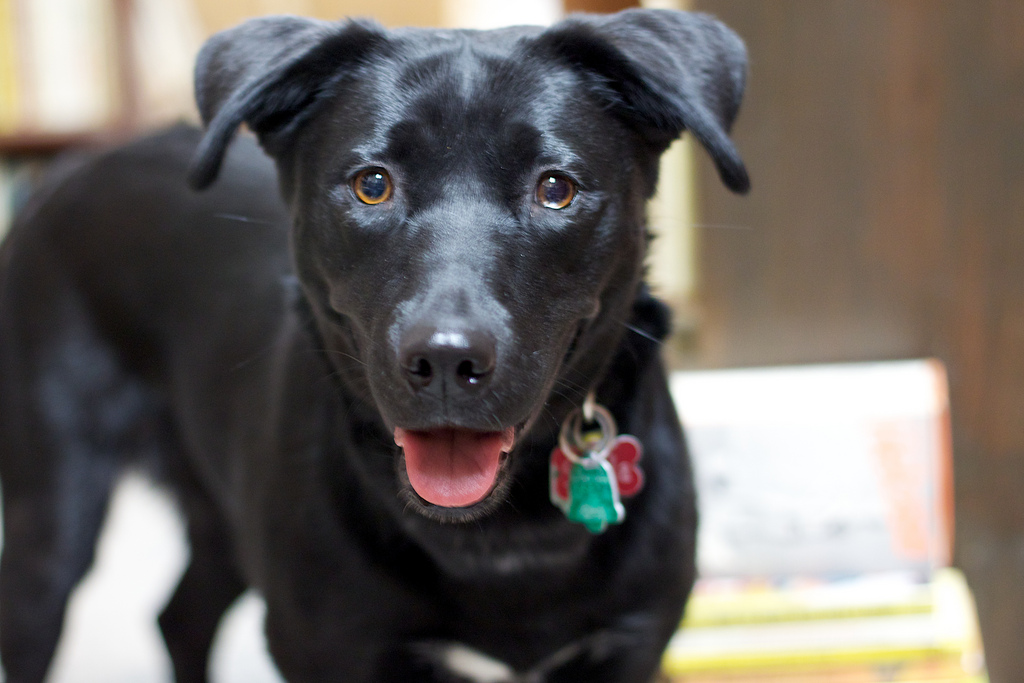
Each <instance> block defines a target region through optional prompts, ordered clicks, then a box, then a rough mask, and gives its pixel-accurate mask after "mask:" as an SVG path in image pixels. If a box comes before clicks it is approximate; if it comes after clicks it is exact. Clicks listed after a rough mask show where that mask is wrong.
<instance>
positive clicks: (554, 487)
mask: <svg viewBox="0 0 1024 683" xmlns="http://www.w3.org/2000/svg"><path fill="white" fill-rule="evenodd" d="M587 400H588V402H589V403H590V406H589V407H588V410H589V411H590V412H591V413H592V415H593V418H594V421H596V422H597V425H598V430H596V431H591V432H588V433H583V431H582V429H581V426H582V411H580V410H578V409H577V410H575V411H573V412H572V413H571V414H570V415H569V417H567V418H566V421H565V423H563V425H562V432H561V434H560V436H559V445H558V446H557V447H555V449H554V450H552V451H551V465H550V480H549V483H550V490H549V494H550V497H551V502H552V503H553V504H554V505H555V506H557V507H558V508H560V509H561V510H562V512H564V513H565V516H566V517H568V518H569V519H570V520H571V521H573V522H577V523H580V524H583V525H584V526H586V527H587V529H589V530H590V531H591V532H592V533H595V534H597V533H601V532H603V531H604V530H605V529H607V528H608V525H609V524H619V523H621V522H622V521H623V520H624V519H625V517H626V509H625V508H624V507H623V505H622V502H621V498H622V497H630V496H634V495H636V494H637V493H639V492H640V490H641V489H642V488H643V485H644V475H643V470H641V469H640V465H639V461H640V457H641V455H642V452H643V448H642V447H641V445H640V442H639V441H638V440H637V439H636V438H635V437H633V436H630V435H628V434H623V435H621V436H616V428H615V420H614V419H613V418H612V416H611V414H610V413H609V412H608V411H607V409H605V408H604V407H603V406H599V405H597V404H596V403H593V397H592V396H590V397H588V398H587Z"/></svg>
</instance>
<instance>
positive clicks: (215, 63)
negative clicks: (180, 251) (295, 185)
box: [189, 16, 387, 189]
mask: <svg viewBox="0 0 1024 683" xmlns="http://www.w3.org/2000/svg"><path fill="white" fill-rule="evenodd" d="M386 42H387V38H386V35H385V33H384V30H383V29H381V28H380V27H379V26H377V25H376V24H373V23H371V22H365V21H348V22H340V23H329V22H325V21H317V20H314V19H306V18H302V17H291V16H278V17H261V18H258V19H250V20H249V21H247V22H245V23H243V24H240V25H238V26H236V27H234V28H231V29H228V30H226V31H222V32H220V33H218V34H216V35H215V36H213V37H212V38H210V39H209V40H208V41H207V42H206V44H205V45H203V48H202V50H200V51H199V57H198V58H197V59H196V71H195V87H196V103H197V104H198V105H199V113H200V114H201V115H202V117H203V123H204V124H205V126H206V135H205V136H203V139H202V142H200V144H199V148H198V149H197V150H196V152H195V155H194V157H193V159H192V167H191V168H190V169H189V183H190V184H191V185H192V187H193V188H195V189H203V188H204V187H206V186H208V185H209V184H210V183H212V182H213V180H214V179H215V178H216V177H217V172H218V171H219V169H220V164H221V161H222V160H223V158H224V152H225V150H226V149H227V146H228V143H229V142H231V138H232V136H233V135H234V134H235V131H236V130H237V129H238V127H239V126H240V125H241V124H242V123H245V124H247V125H248V126H249V128H250V129H251V130H252V131H253V132H254V133H256V135H257V136H258V137H259V139H260V144H262V145H263V147H264V149H266V150H267V151H268V152H269V153H270V154H271V156H276V152H277V151H278V150H279V149H281V148H283V142H284V141H285V140H286V139H287V138H288V136H289V135H291V134H292V133H294V132H295V131H296V130H297V129H298V127H299V126H300V125H301V124H302V122H303V121H304V120H306V118H307V117H308V116H309V114H310V112H312V111H313V109H314V105H315V104H316V103H317V102H318V101H320V100H321V99H322V96H323V95H325V94H327V93H329V92H330V90H331V86H332V84H333V83H334V82H335V81H336V79H338V78H341V77H343V76H344V75H345V73H347V72H350V71H351V70H353V69H355V68H357V67H358V65H359V64H360V63H361V62H362V61H363V60H365V59H366V58H367V57H368V55H369V54H371V53H372V52H373V51H374V50H376V49H379V48H381V47H382V46H383V45H384V44H385V43H386Z"/></svg>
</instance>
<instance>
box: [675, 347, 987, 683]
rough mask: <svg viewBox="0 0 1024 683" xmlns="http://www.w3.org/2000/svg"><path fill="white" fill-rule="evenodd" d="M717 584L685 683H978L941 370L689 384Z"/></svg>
mask: <svg viewBox="0 0 1024 683" xmlns="http://www.w3.org/2000/svg"><path fill="white" fill-rule="evenodd" d="M672 391H673V396H674V398H675V400H676V404H677V407H678V408H679V412H680V416H681V418H682V421H683V423H684V425H685V426H686V431H687V437H688V439H689V443H690V446H691V449H692V452H693V460H694V470H695V476H696V480H697V489H698V493H699V496H700V498H699V501H700V511H701V527H700V531H699V537H698V565H699V569H700V573H701V576H702V577H703V578H702V579H701V580H700V581H699V582H698V585H697V588H696V589H695V591H694V596H693V598H692V599H691V601H690V604H689V606H688V607H687V615H686V619H685V622H684V625H683V628H682V629H681V630H680V632H679V633H678V634H677V636H676V637H675V638H674V639H673V641H672V643H671V645H670V647H669V649H668V652H667V654H666V659H665V670H666V672H667V673H668V674H669V675H670V676H671V677H672V680H673V681H675V682H677V683H724V682H725V681H729V682H731V683H754V682H758V683H767V682H773V683H781V682H783V681H790V682H793V683H825V682H829V683H836V682H838V683H873V682H875V681H907V682H911V681H912V682H914V683H940V682H941V683H968V682H970V683H977V682H978V681H983V680H984V676H985V674H984V657H983V654H982V647H981V641H980V637H979V635H978V628H977V622H976V617H975V612H974V607H973V602H972V599H971V595H970V591H969V590H968V588H967V585H966V583H965V582H964V580H963V577H962V575H961V574H960V573H959V572H958V571H957V570H955V569H952V568H950V567H949V565H950V561H951V555H952V542H953V537H952V514H953V507H952V474H951V469H952V468H951V452H950V451H951V449H950V433H949V405H948V399H947V393H946V381H945V374H944V371H943V368H942V366H941V365H940V364H939V363H937V362H935V361H930V360H924V361H903V362H889V363H871V364H853V365H827V366H805V367H790V368H762V369H744V370H725V371H709V372H690V373H677V374H676V375H675V376H674V377H673V380H672Z"/></svg>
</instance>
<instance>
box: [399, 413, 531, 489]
mask: <svg viewBox="0 0 1024 683" xmlns="http://www.w3.org/2000/svg"><path fill="white" fill-rule="evenodd" d="M513 439H514V432H513V430H512V428H509V429H506V430H505V431H503V432H471V431H468V430H465V429H436V430H433V431H429V432H413V431H407V430H405V429H402V428H401V427H398V428H396V429H395V443H396V444H398V445H399V446H401V447H402V449H403V450H405V471H406V472H407V473H408V475H409V483H410V484H412V488H413V489H414V490H415V491H416V493H417V494H419V496H420V498H422V499H423V500H425V501H427V502H428V503H433V504H434V505H440V506H443V507H449V508H458V507H466V506H467V505H472V504H473V503H477V502H479V501H481V500H483V499H484V498H486V497H487V494H488V493H490V491H491V488H493V487H494V480H495V479H496V478H497V476H498V465H499V464H500V463H501V454H502V453H503V452H506V451H509V450H511V448H512V441H513Z"/></svg>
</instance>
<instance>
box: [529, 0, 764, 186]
mask: <svg viewBox="0 0 1024 683" xmlns="http://www.w3.org/2000/svg"><path fill="white" fill-rule="evenodd" d="M538 44H539V45H540V47H541V49H544V50H548V51H550V52H552V53H554V55H555V56H556V58H557V59H560V60H561V61H563V62H565V63H568V64H570V65H572V66H573V67H574V68H576V69H579V70H581V71H582V72H584V73H585V74H586V75H587V76H588V77H589V79H590V86H591V87H592V88H593V90H594V92H595V93H596V94H597V96H598V97H599V98H601V99H602V100H603V101H604V102H605V103H606V106H608V108H609V109H610V110H611V111H612V112H614V113H615V114H616V115H618V116H619V117H621V118H622V119H623V120H625V121H626V122H627V123H628V124H629V125H630V126H632V127H633V128H635V129H636V130H638V131H639V132H640V133H641V134H642V135H643V136H644V137H645V138H646V139H648V140H649V141H650V142H652V143H653V144H654V145H655V146H656V148H658V149H663V148H664V147H665V146H667V145H668V144H669V143H670V142H671V141H672V140H674V139H675V138H677V137H679V135H681V134H682V132H683V131H684V130H689V131H690V132H691V133H692V134H693V135H694V136H695V137H696V138H697V139H698V140H699V141H700V143H701V144H702V145H703V146H704V148H705V149H706V150H707V151H708V153H709V154H710V155H711V158H712V159H713V160H714V162H715V165H716V166H717V168H718V173H719V175H720V176H721V178H722V182H724V183H725V184H726V186H727V187H729V189H731V190H733V191H734V192H747V191H748V190H749V189H750V179H749V178H748V176H747V169H746V167H744V165H743V160H742V159H740V156H739V153H738V152H737V151H736V147H735V146H734V145H733V143H732V140H730V139H729V136H728V132H729V129H730V127H731V126H732V122H733V119H735V118H736V113H737V112H738V110H739V105H740V99H741V98H742V95H743V87H744V82H745V80H746V68H747V52H746V48H745V47H744V45H743V41H742V40H740V38H739V37H738V36H737V35H736V34H735V33H733V32H732V31H731V30H730V29H729V28H727V27H726V26H725V25H724V24H722V23H721V22H719V21H718V20H717V19H714V18H713V17H710V16H707V15H703V14H692V13H689V12H677V11H674V10H626V11H624V12H619V13H618V14H612V15H592V16H588V15H578V16H573V17H570V18H568V19H566V20H565V21H563V22H561V23H559V24H556V25H555V26H553V27H551V28H550V29H548V30H547V31H545V32H544V33H542V34H541V35H540V36H539V37H538Z"/></svg>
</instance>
